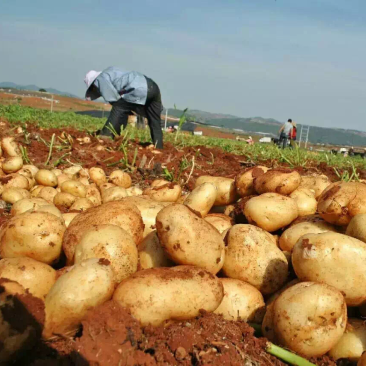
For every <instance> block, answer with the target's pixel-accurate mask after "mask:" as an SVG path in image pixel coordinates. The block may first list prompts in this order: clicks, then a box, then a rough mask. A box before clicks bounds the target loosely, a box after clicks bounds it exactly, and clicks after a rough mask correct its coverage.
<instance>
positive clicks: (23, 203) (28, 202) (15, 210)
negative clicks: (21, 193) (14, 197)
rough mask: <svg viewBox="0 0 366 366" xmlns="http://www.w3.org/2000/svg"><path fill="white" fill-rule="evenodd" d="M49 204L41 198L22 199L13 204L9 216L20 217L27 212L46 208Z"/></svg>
mask: <svg viewBox="0 0 366 366" xmlns="http://www.w3.org/2000/svg"><path fill="white" fill-rule="evenodd" d="M47 205H49V203H48V202H47V201H45V200H44V199H42V198H24V199H22V200H20V201H18V202H16V203H14V205H13V207H12V208H11V211H10V214H11V215H12V216H16V215H20V214H22V213H24V212H26V211H28V210H32V209H35V208H38V207H41V206H47Z"/></svg>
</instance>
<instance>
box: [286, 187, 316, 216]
mask: <svg viewBox="0 0 366 366" xmlns="http://www.w3.org/2000/svg"><path fill="white" fill-rule="evenodd" d="M290 197H291V198H293V199H294V200H295V201H296V204H297V208H298V211H299V216H308V215H314V214H315V212H316V210H317V206H318V202H317V201H316V199H315V195H314V191H311V190H310V189H306V188H298V189H295V190H294V191H293V192H292V193H291V194H290Z"/></svg>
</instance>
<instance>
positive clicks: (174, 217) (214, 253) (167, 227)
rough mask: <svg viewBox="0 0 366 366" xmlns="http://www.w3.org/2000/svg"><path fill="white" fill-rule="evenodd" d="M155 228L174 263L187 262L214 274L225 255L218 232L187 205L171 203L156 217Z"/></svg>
mask: <svg viewBox="0 0 366 366" xmlns="http://www.w3.org/2000/svg"><path fill="white" fill-rule="evenodd" d="M156 231H157V233H158V237H159V240H160V243H161V245H162V247H163V249H164V250H165V252H166V254H167V255H168V257H169V258H170V259H172V260H173V261H174V262H175V263H177V264H190V265H195V266H198V267H201V268H204V269H206V270H208V271H210V272H212V273H213V274H216V273H217V272H218V271H219V270H220V269H221V267H222V265H223V263H224V258H225V245H224V241H223V239H222V237H221V235H220V233H219V232H218V231H217V230H216V229H215V228H214V227H213V226H212V225H210V224H209V223H208V222H207V221H205V220H203V219H201V218H199V217H198V216H196V215H195V214H194V213H193V212H192V211H191V210H190V209H189V208H187V207H186V206H184V205H180V204H172V205H169V206H167V207H165V208H163V209H162V210H161V211H160V212H159V213H158V215H157V216H156Z"/></svg>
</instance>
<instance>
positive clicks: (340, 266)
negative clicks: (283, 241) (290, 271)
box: [292, 232, 366, 306]
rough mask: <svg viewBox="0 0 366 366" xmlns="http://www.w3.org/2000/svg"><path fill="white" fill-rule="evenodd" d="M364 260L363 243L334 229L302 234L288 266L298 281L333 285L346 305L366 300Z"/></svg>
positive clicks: (364, 250) (365, 255) (364, 247)
mask: <svg viewBox="0 0 366 366" xmlns="http://www.w3.org/2000/svg"><path fill="white" fill-rule="evenodd" d="M365 262H366V246H365V243H363V242H362V241H360V240H357V239H354V238H351V237H349V236H346V235H342V234H338V233H334V232H326V233H321V234H307V235H304V236H302V237H301V238H300V239H299V241H298V242H297V243H296V244H295V246H294V248H293V252H292V265H293V267H294V270H295V272H296V275H297V277H298V278H299V279H300V280H301V281H314V282H315V281H317V282H324V283H327V284H328V285H331V286H334V287H335V288H337V289H338V290H339V291H341V292H342V293H343V294H344V296H345V298H346V302H347V305H348V306H358V305H361V304H363V303H364V302H365V301H366V267H365Z"/></svg>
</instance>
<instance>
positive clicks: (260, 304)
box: [215, 278, 265, 324]
mask: <svg viewBox="0 0 366 366" xmlns="http://www.w3.org/2000/svg"><path fill="white" fill-rule="evenodd" d="M220 281H221V283H222V284H223V286H224V298H223V299H222V302H221V304H220V306H219V307H218V308H217V309H216V310H215V313H216V314H222V315H223V317H224V319H226V320H234V321H235V320H244V321H246V322H254V323H258V324H261V323H262V320H263V316H264V313H265V303H264V299H263V296H262V294H261V293H260V292H259V291H258V290H257V289H256V288H255V287H254V286H252V285H250V284H249V283H246V282H243V281H240V280H235V279H232V278H220Z"/></svg>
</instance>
